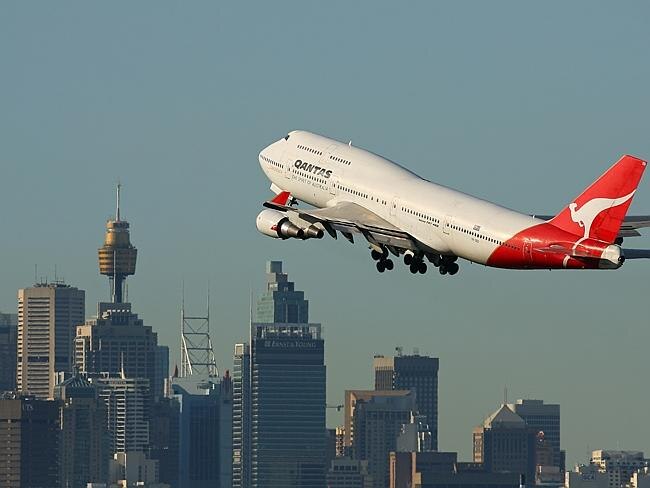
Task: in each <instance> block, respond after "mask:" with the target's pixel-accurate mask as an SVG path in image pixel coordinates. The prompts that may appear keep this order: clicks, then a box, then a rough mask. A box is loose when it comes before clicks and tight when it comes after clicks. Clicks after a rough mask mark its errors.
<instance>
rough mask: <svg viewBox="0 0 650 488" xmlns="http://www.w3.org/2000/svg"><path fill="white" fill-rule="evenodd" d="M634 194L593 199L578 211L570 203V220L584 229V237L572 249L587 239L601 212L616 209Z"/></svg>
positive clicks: (573, 204)
mask: <svg viewBox="0 0 650 488" xmlns="http://www.w3.org/2000/svg"><path fill="white" fill-rule="evenodd" d="M634 192H636V190H633V191H632V193H630V194H629V195H626V196H624V197H620V198H594V199H593V200H589V201H588V202H587V203H585V204H584V205H582V206H581V207H580V209H576V207H577V206H578V205H577V204H576V203H575V202H573V203H571V204H570V205H569V210H570V211H571V220H573V221H574V222H575V223H576V224H578V225H579V226H580V227H583V228H584V229H585V233H584V236H583V237H582V238H580V239H578V240H577V241H576V243H575V245H574V246H573V248H574V249H575V248H576V247H577V246H578V244H580V243H581V242H582V241H584V240H585V239H588V238H589V235H590V234H591V226H592V225H593V223H594V220H595V219H596V217H598V214H600V213H601V212H602V211H603V210H607V209H609V208H613V207H618V206H619V205H622V204H624V203H625V202H627V201H628V200H629V199H630V198H632V196H633V195H634Z"/></svg>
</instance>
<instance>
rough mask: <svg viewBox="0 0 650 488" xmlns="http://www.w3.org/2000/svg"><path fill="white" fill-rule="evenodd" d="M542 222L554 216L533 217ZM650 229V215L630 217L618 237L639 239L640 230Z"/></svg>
mask: <svg viewBox="0 0 650 488" xmlns="http://www.w3.org/2000/svg"><path fill="white" fill-rule="evenodd" d="M533 217H535V218H537V219H541V220H551V219H552V218H553V215H533ZM644 227H650V215H628V216H627V217H625V220H623V223H622V224H621V230H619V231H618V237H638V236H640V235H641V233H640V232H639V231H638V229H642V228H644Z"/></svg>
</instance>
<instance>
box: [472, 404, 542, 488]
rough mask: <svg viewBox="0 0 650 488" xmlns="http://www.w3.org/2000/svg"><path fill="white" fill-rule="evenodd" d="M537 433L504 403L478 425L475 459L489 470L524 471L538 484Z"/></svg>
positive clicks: (521, 472)
mask: <svg viewBox="0 0 650 488" xmlns="http://www.w3.org/2000/svg"><path fill="white" fill-rule="evenodd" d="M536 434H537V432H536V431H535V429H534V428H530V427H528V426H527V425H526V422H525V421H524V419H522V418H521V417H520V416H519V415H517V414H516V413H515V412H513V411H512V410H510V408H508V406H507V405H505V404H503V405H501V407H500V408H499V409H498V410H497V411H496V412H494V413H493V414H492V415H490V416H489V417H488V418H487V419H485V421H484V422H483V425H481V426H480V427H477V428H476V429H474V433H473V446H474V462H475V463H482V464H483V466H484V468H485V469H486V470H487V471H489V472H493V473H516V474H519V475H524V476H525V481H526V483H530V484H534V480H535V465H536V463H535V460H536V456H535V445H536V441H537V435H536Z"/></svg>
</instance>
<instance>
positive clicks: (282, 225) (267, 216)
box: [256, 209, 323, 239]
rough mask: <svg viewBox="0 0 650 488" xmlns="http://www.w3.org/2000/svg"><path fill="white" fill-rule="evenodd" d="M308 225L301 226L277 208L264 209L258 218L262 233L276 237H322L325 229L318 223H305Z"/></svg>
mask: <svg viewBox="0 0 650 488" xmlns="http://www.w3.org/2000/svg"><path fill="white" fill-rule="evenodd" d="M305 224H306V225H307V226H306V227H305V228H301V227H300V226H298V225H296V224H294V223H293V222H291V221H290V220H289V217H287V216H286V214H283V213H282V212H278V211H277V210H271V209H266V210H262V211H261V212H260V213H259V215H258V216H257V219H256V225H257V230H259V231H260V232H261V233H262V234H264V235H266V236H269V237H275V238H276V239H289V238H290V237H291V238H294V239H313V238H315V239H320V238H322V237H323V229H322V228H320V227H318V226H317V225H313V224H309V223H308V222H306V223H305Z"/></svg>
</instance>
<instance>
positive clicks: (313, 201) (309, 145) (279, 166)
mask: <svg viewBox="0 0 650 488" xmlns="http://www.w3.org/2000/svg"><path fill="white" fill-rule="evenodd" d="M259 158H260V165H261V167H262V169H263V171H264V172H265V174H266V175H267V176H268V178H269V179H270V180H271V182H272V183H273V184H274V185H275V187H276V189H277V190H284V191H289V192H291V194H292V195H293V196H294V197H295V198H297V199H298V200H302V201H304V202H306V203H308V204H310V205H313V206H315V207H331V206H334V205H336V204H337V203H340V202H354V203H356V204H358V205H361V206H362V207H365V208H367V209H368V210H370V211H372V212H374V213H376V214H377V215H379V216H380V217H382V218H383V219H385V220H386V221H388V222H390V223H391V224H393V225H394V226H395V227H398V228H400V229H402V230H404V231H406V232H408V233H410V234H411V235H413V236H414V237H415V238H416V239H417V240H419V241H420V242H421V243H423V244H425V245H426V246H428V247H430V248H431V249H432V250H435V251H437V252H439V253H441V254H454V255H456V256H459V257H462V258H465V259H468V260H470V261H473V262H476V263H482V264H487V261H488V258H489V257H490V255H491V254H492V253H493V252H494V251H495V249H497V248H498V247H499V246H501V245H503V244H504V243H506V242H507V241H508V240H509V239H511V238H512V237H513V236H514V235H516V234H517V233H518V232H520V231H522V230H523V229H526V228H529V227H531V226H533V225H536V224H539V223H542V222H543V221H541V220H539V219H535V218H533V217H531V216H528V215H525V214H522V213H519V212H515V211H513V210H510V209H507V208H505V207H501V206H499V205H495V204H493V203H490V202H488V201H485V200H481V199H479V198H475V197H472V196H470V195H467V194H465V193H462V192H459V191H456V190H452V189H450V188H447V187H445V186H441V185H438V184H436V183H432V182H430V181H427V180H424V179H423V178H421V177H419V176H418V175H416V174H414V173H412V172H410V171H408V170H406V169H405V168H403V167H401V166H400V165H398V164H396V163H394V162H392V161H389V160H387V159H385V158H383V157H381V156H378V155H376V154H373V153H371V152H369V151H366V150H364V149H359V148H356V147H353V146H351V145H348V144H345V143H341V142H339V141H336V140H333V139H329V138H327V137H323V136H320V135H317V134H313V133H310V132H305V131H294V132H291V133H290V134H289V136H288V138H283V139H280V140H279V141H277V142H275V143H273V144H271V145H270V146H268V147H266V148H265V149H264V150H262V152H261V153H260V156H259ZM297 161H300V163H297ZM522 252H523V250H522Z"/></svg>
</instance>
